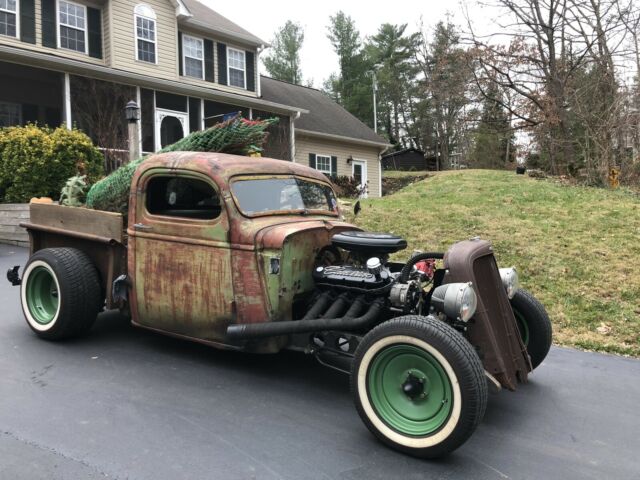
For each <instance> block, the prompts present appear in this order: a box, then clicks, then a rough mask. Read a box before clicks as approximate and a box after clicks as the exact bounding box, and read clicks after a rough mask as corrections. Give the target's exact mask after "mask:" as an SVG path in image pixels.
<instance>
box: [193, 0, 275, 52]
mask: <svg viewBox="0 0 640 480" xmlns="http://www.w3.org/2000/svg"><path fill="white" fill-rule="evenodd" d="M182 1H183V2H184V4H185V5H186V7H187V8H188V9H189V11H190V12H191V14H192V15H193V17H191V18H190V19H186V20H185V21H186V23H191V22H197V23H199V24H201V25H204V26H205V27H208V28H210V29H211V30H214V31H216V32H219V33H222V34H225V35H227V36H230V37H238V38H240V39H243V40H245V41H248V42H251V43H253V44H255V45H263V44H266V42H265V41H263V40H261V39H260V38H258V37H256V36H255V35H254V34H253V33H251V32H249V31H247V30H245V29H244V28H242V27H241V26H239V25H237V24H235V23H233V22H232V21H231V20H229V19H228V18H227V17H223V16H222V15H220V14H219V13H218V12H216V11H215V10H212V9H210V8H209V7H207V6H206V5H204V4H202V3H200V2H199V1H198V0H182Z"/></svg>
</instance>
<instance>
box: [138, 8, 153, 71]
mask: <svg viewBox="0 0 640 480" xmlns="http://www.w3.org/2000/svg"><path fill="white" fill-rule="evenodd" d="M134 13H135V22H136V60H139V61H141V62H148V63H157V59H156V36H157V33H156V13H155V12H154V11H153V9H152V8H151V7H149V6H148V5H143V4H141V5H137V6H136V8H135V9H134Z"/></svg>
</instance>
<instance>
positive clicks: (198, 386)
mask: <svg viewBox="0 0 640 480" xmlns="http://www.w3.org/2000/svg"><path fill="white" fill-rule="evenodd" d="M25 260H26V251H25V250H24V249H20V248H17V247H10V246H5V245H0V271H1V272H4V271H6V269H7V268H8V267H10V266H13V265H17V264H22V265H24V263H25ZM2 276H3V277H4V273H2ZM0 281H2V282H3V283H2V284H0V302H1V303H0V305H2V313H1V315H0V479H11V480H17V479H29V480H37V479H47V480H52V479H93V478H118V479H152V480H160V479H165V478H166V479H201V478H202V479H204V478H207V479H224V480H231V479H254V478H256V479H258V478H259V479H278V478H286V479H333V478H339V479H395V478H397V479H403V480H404V479H436V478H437V479H494V478H497V479H506V478H511V479H562V480H569V479H574V478H575V479H580V480H585V479H604V478H606V479H625V480H626V479H640V414H639V413H638V412H639V410H640V361H637V360H632V359H625V358H619V357H613V356H607V355H598V354H593V353H584V352H579V351H574V350H570V349H563V348H554V349H552V351H551V353H550V355H549V357H548V358H547V360H546V361H545V362H544V363H543V364H542V365H541V366H540V367H539V370H536V373H535V374H534V375H533V376H532V377H531V381H530V383H529V384H528V385H525V386H522V387H521V388H520V389H519V390H518V391H517V392H515V393H509V392H503V393H500V394H498V395H493V396H492V397H491V398H490V401H489V407H488V411H487V414H486V416H485V419H484V422H483V423H482V425H481V426H480V427H479V428H478V430H477V431H476V433H475V435H474V436H473V437H472V438H471V440H470V441H469V442H467V443H466V444H465V445H464V446H463V447H462V448H461V449H459V450H458V451H457V452H455V453H454V454H453V455H451V456H450V457H448V458H447V459H445V460H442V461H437V462H428V461H421V460H416V459H413V458H410V457H406V456H404V455H401V454H398V453H395V452H393V451H390V450H388V449H386V448H385V447H383V446H382V445H380V444H379V443H377V442H376V441H375V440H374V438H373V437H372V436H371V435H370V434H369V432H368V431H367V430H366V428H365V427H364V425H363V424H362V423H361V422H360V419H359V418H358V416H357V413H356V412H355V409H354V408H353V405H352V403H351V398H350V396H349V391H348V382H347V378H346V377H345V376H343V375H341V374H339V373H337V372H333V371H331V370H327V369H325V368H323V367H321V366H320V365H318V364H316V363H315V362H314V361H313V359H311V358H307V357H304V356H302V355H296V354H291V353H286V354H281V355H274V356H253V355H242V354H237V353H231V352H220V351H216V350H213V349H210V348H206V347H203V346H200V345H195V344H190V343H187V342H183V341H179V340H175V339H171V338H166V337H163V336H160V335H156V334H153V333H149V332H146V331H141V330H138V329H134V328H132V327H131V326H129V325H128V323H127V321H126V319H123V318H122V317H120V316H119V315H117V314H113V313H107V314H103V315H102V316H101V317H100V318H99V320H98V322H97V324H96V326H95V328H94V329H93V330H92V333H91V334H90V335H89V336H88V337H87V338H84V339H81V340H76V341H71V342H65V343H50V342H45V341H42V340H38V339H37V338H36V337H35V336H34V335H33V334H32V333H31V331H30V330H29V329H28V327H27V326H26V323H25V322H24V319H23V317H22V312H21V310H20V305H19V298H18V288H14V287H10V286H9V284H8V283H5V282H4V278H2V279H1V280H0Z"/></svg>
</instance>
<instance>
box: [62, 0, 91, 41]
mask: <svg viewBox="0 0 640 480" xmlns="http://www.w3.org/2000/svg"><path fill="white" fill-rule="evenodd" d="M86 19H87V7H85V6H84V5H78V4H77V3H71V2H66V1H63V0H59V2H58V34H59V37H60V48H66V49H68V50H73V51H76V52H81V53H87V27H86Z"/></svg>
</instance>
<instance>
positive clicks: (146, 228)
mask: <svg viewBox="0 0 640 480" xmlns="http://www.w3.org/2000/svg"><path fill="white" fill-rule="evenodd" d="M133 228H135V229H136V230H139V231H141V232H148V231H150V230H153V227H152V226H151V225H145V224H144V223H134V224H133Z"/></svg>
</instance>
